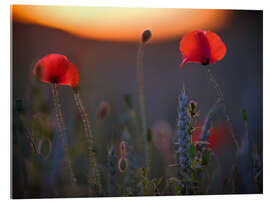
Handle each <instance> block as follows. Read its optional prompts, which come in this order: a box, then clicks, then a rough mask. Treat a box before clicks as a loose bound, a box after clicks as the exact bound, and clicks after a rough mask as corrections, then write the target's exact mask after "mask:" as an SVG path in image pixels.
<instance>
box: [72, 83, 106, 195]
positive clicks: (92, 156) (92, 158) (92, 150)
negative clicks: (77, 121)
mask: <svg viewBox="0 0 270 203" xmlns="http://www.w3.org/2000/svg"><path fill="white" fill-rule="evenodd" d="M73 96H74V100H75V103H76V106H77V108H78V110H79V113H80V116H81V118H82V121H83V127H84V130H85V133H86V137H87V139H88V153H89V163H90V165H91V167H93V170H94V183H95V185H96V186H97V192H98V194H99V195H100V194H101V191H102V187H101V183H100V174H99V170H98V167H97V159H96V147H95V137H94V134H93V133H92V130H91V126H90V122H89V120H88V116H87V112H86V110H85V108H84V106H83V104H82V101H81V98H80V94H79V91H78V88H73ZM90 174H91V172H90Z"/></svg>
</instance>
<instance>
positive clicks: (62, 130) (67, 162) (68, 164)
mask: <svg viewBox="0 0 270 203" xmlns="http://www.w3.org/2000/svg"><path fill="white" fill-rule="evenodd" d="M52 93H53V100H54V106H55V111H56V118H57V122H58V127H59V130H60V135H61V139H62V144H63V149H64V153H65V165H66V169H67V170H68V172H69V174H70V177H71V183H72V187H75V185H76V178H75V176H74V173H73V169H72V164H71V160H70V158H69V155H68V146H67V140H66V139H67V138H66V133H65V125H64V121H63V116H62V112H61V105H60V102H59V96H58V91H57V84H56V83H53V84H52Z"/></svg>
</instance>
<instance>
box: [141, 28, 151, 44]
mask: <svg viewBox="0 0 270 203" xmlns="http://www.w3.org/2000/svg"><path fill="white" fill-rule="evenodd" d="M151 37H152V32H151V30H149V29H147V30H145V31H144V32H143V34H142V43H146V42H147V41H148V40H149V39H150V38H151Z"/></svg>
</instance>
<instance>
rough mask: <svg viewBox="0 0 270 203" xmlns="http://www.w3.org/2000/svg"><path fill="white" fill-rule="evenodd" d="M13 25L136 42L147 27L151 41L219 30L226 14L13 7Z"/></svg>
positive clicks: (152, 10)
mask: <svg viewBox="0 0 270 203" xmlns="http://www.w3.org/2000/svg"><path fill="white" fill-rule="evenodd" d="M11 9H12V18H13V20H14V21H15V22H22V23H30V24H40V25H43V26H48V27H52V28H57V29H60V30H64V31H66V32H69V33H72V34H74V35H76V36H79V37H84V38H90V39H97V40H109V41H127V42H133V41H138V40H139V36H140V33H141V32H142V31H143V30H144V29H146V28H150V29H151V30H152V31H153V33H155V35H153V41H166V40H168V39H174V38H177V37H179V35H182V34H184V33H185V32H187V31H189V30H192V29H211V30H218V29H220V28H221V27H222V26H223V25H224V23H226V20H227V19H228V17H229V15H228V12H226V11H222V10H194V9H193V10H189V9H175V8H174V9H171V8H170V9H164V8H119V7H118V8H117V7H77V6H36V5H35V6H31V5H13V6H12V7H11Z"/></svg>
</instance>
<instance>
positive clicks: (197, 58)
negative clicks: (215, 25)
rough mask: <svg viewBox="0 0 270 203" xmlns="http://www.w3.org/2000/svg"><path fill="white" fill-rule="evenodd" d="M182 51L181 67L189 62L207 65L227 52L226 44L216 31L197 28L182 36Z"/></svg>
mask: <svg viewBox="0 0 270 203" xmlns="http://www.w3.org/2000/svg"><path fill="white" fill-rule="evenodd" d="M180 52H181V53H182V63H181V65H180V67H181V68H182V67H183V65H184V64H186V63H189V62H195V63H201V64H203V65H207V64H212V63H216V62H217V61H219V60H221V59H222V58H223V57H224V56H225V54H226V46H225V44H224V43H223V42H222V40H221V38H220V37H219V36H218V35H217V34H216V33H214V32H211V31H203V30H196V31H193V32H189V33H187V34H186V35H185V36H184V37H183V38H182V40H181V41H180Z"/></svg>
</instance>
